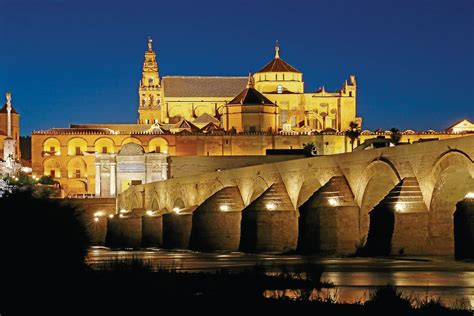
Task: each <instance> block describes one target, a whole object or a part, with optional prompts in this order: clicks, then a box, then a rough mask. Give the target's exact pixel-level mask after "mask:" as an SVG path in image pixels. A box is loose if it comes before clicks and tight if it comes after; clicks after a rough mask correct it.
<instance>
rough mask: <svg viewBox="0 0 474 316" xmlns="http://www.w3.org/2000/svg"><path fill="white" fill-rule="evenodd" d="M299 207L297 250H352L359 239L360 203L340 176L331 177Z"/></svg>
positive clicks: (347, 251)
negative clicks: (355, 200) (357, 202)
mask: <svg viewBox="0 0 474 316" xmlns="http://www.w3.org/2000/svg"><path fill="white" fill-rule="evenodd" d="M299 210H300V218H299V238H298V251H299V252H302V253H338V254H353V253H354V252H355V250H356V244H357V242H358V240H359V225H358V222H359V207H358V206H357V205H356V203H355V202H354V196H353V194H352V191H351V189H350V187H349V185H348V183H347V181H346V179H345V178H344V177H343V176H336V177H332V178H331V179H330V180H329V181H328V182H327V183H326V184H325V185H324V186H322V187H321V188H320V189H319V190H317V191H316V192H315V193H314V194H313V195H312V196H311V197H310V198H309V199H308V200H307V201H306V202H305V203H303V205H301V206H300V208H299Z"/></svg>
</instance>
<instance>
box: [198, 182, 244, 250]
mask: <svg viewBox="0 0 474 316" xmlns="http://www.w3.org/2000/svg"><path fill="white" fill-rule="evenodd" d="M243 208H244V202H243V201H242V196H241V195H240V191H239V188H238V187H236V186H233V187H226V188H223V189H221V190H219V191H218V192H216V193H215V194H213V195H212V196H211V197H209V198H208V199H207V200H206V201H204V202H203V203H202V204H201V205H200V206H199V207H198V208H197V209H196V210H195V211H194V213H193V220H192V221H193V223H192V229H191V241H190V248H191V249H192V250H197V251H208V252H213V251H237V250H239V244H240V223H241V220H242V209H243Z"/></svg>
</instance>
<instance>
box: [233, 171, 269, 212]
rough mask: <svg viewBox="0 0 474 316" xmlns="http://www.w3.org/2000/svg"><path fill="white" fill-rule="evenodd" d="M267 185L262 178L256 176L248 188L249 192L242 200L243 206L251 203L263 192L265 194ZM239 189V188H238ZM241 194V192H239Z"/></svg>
mask: <svg viewBox="0 0 474 316" xmlns="http://www.w3.org/2000/svg"><path fill="white" fill-rule="evenodd" d="M270 185H271V183H270V184H269V183H268V182H267V181H266V180H265V179H264V178H263V177H261V176H257V177H256V178H255V179H254V181H253V184H252V185H251V186H250V188H251V190H250V191H249V193H248V195H247V196H246V197H245V198H244V199H243V200H244V204H245V205H249V204H250V203H252V202H253V201H254V200H255V199H256V198H258V197H259V196H260V195H261V194H262V193H263V192H265V191H266V190H267V189H268V188H269V187H270ZM239 189H240V188H239ZM240 192H242V190H240Z"/></svg>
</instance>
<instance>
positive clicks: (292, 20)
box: [0, 0, 474, 135]
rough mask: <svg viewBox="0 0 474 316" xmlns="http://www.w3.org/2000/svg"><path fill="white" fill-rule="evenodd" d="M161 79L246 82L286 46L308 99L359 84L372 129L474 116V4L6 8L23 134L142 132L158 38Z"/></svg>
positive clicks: (3, 24)
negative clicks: (138, 128) (142, 107)
mask: <svg viewBox="0 0 474 316" xmlns="http://www.w3.org/2000/svg"><path fill="white" fill-rule="evenodd" d="M149 35H150V36H152V37H153V39H154V47H155V50H156V51H157V58H158V66H159V69H160V75H161V76H162V75H243V76H245V75H246V74H247V73H248V71H257V70H258V69H259V68H261V67H262V66H263V65H265V64H266V63H267V62H268V61H269V60H270V59H271V58H272V57H273V55H274V42H275V40H279V41H280V47H281V49H280V53H281V56H282V58H283V59H284V60H286V61H287V62H289V63H290V64H291V65H293V66H294V67H296V68H297V69H299V70H300V71H302V72H303V74H304V80H305V86H306V88H305V89H306V91H314V90H315V89H317V88H318V87H319V86H322V85H324V86H325V87H326V90H335V89H339V88H340V87H341V85H342V83H343V82H344V80H345V79H346V78H347V77H348V76H349V74H350V73H354V74H356V77H357V83H358V99H357V102H358V103H357V110H358V115H360V116H362V117H363V120H364V121H363V128H364V129H371V130H373V129H376V128H379V127H380V128H384V129H389V128H391V127H397V128H400V129H402V130H405V129H408V128H410V129H414V130H426V129H436V130H443V129H445V128H446V127H448V126H449V125H451V124H452V123H454V122H456V121H457V120H460V119H462V118H470V119H474V101H473V100H474V88H473V87H474V78H473V74H474V1H472V0H455V1H448V0H429V1H424V0H416V1H413V0H409V1H401V0H394V1H384V0H381V1H375V0H374V1H357V0H351V1H342V0H337V1H324V2H323V1H309V0H307V1H279V0H278V1H275V0H272V1H267V0H264V1H217V0H215V1H205V0H196V1H138V0H135V1H98V0H95V1H88V0H87V1H85V0H81V1H68V0H64V1H51V0H41V1H40V0H38V1H23V0H12V1H10V0H0V48H1V49H0V91H1V96H0V97H1V98H2V100H1V101H2V103H3V99H4V92H5V91H6V90H11V91H12V96H13V100H12V102H13V105H14V106H15V108H16V109H17V110H18V111H19V112H20V114H21V133H22V135H26V134H30V132H31V131H32V130H38V129H47V128H49V127H67V126H68V125H69V124H70V123H134V122H136V119H137V102H138V97H137V89H138V81H139V79H140V76H141V73H140V72H141V66H142V62H143V54H144V51H145V49H146V47H147V38H148V36H149Z"/></svg>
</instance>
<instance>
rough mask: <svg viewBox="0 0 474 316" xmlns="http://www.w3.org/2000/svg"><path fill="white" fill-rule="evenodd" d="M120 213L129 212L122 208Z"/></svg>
mask: <svg viewBox="0 0 474 316" xmlns="http://www.w3.org/2000/svg"><path fill="white" fill-rule="evenodd" d="M120 213H122V214H123V213H128V211H127V210H126V209H121V210H120Z"/></svg>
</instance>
